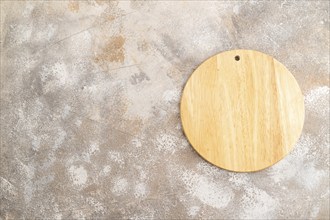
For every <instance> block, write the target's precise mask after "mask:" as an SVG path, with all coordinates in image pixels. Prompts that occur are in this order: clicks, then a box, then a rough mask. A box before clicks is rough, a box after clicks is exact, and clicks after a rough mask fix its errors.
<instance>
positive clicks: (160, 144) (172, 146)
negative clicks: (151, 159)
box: [156, 133, 182, 154]
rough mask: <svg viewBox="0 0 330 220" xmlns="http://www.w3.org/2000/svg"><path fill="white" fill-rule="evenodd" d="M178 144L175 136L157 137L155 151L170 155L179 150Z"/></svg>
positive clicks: (161, 135)
mask: <svg viewBox="0 0 330 220" xmlns="http://www.w3.org/2000/svg"><path fill="white" fill-rule="evenodd" d="M178 142H179V139H178V138H177V137H176V136H174V135H171V134H164V133H163V134H160V135H158V137H157V139H156V144H157V149H158V150H159V151H164V152H167V153H171V154H173V153H174V152H175V151H177V150H178V149H180V145H178ZM181 147H182V146H181Z"/></svg>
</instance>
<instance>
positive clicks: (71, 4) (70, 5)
mask: <svg viewBox="0 0 330 220" xmlns="http://www.w3.org/2000/svg"><path fill="white" fill-rule="evenodd" d="M68 8H69V10H70V11H72V12H78V11H79V2H76V1H70V2H69V3H68Z"/></svg>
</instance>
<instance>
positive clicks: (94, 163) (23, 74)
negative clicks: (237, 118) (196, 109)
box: [0, 1, 330, 219]
mask: <svg viewBox="0 0 330 220" xmlns="http://www.w3.org/2000/svg"><path fill="white" fill-rule="evenodd" d="M235 48H246V49H255V50H259V51H262V52H265V53H268V54H270V55H272V56H274V57H276V58H277V59H278V60H279V61H280V62H282V63H283V64H284V65H286V66H287V68H288V69H289V70H290V71H291V72H292V74H293V75H294V76H295V77H296V79H297V81H298V83H299V85H300V86H301V89H302V92H303V94H304V96H305V104H306V121H305V125H304V130H303V133H302V136H301V138H300V140H299V142H298V143H297V145H296V146H295V149H294V151H293V152H292V153H291V154H290V155H289V156H287V157H286V158H285V159H284V160H282V161H280V162H279V163H278V164H276V165H275V166H273V167H271V168H268V169H266V170H263V171H261V172H256V173H250V174H246V173H233V172H227V171H224V170H221V169H218V168H216V167H214V166H212V165H210V164H208V163H206V162H204V161H203V159H202V158H200V157H199V156H198V155H197V153H196V152H195V151H194V150H193V149H192V148H191V147H190V145H189V144H188V143H187V141H186V138H185V137H184V136H183V133H182V129H181V125H180V118H179V99H180V95H181V91H182V88H183V86H184V84H185V82H186V80H187V78H188V77H189V75H190V74H191V73H192V71H193V70H194V69H195V68H196V67H197V66H198V65H199V64H200V63H201V62H202V61H204V60H205V59H207V58H208V57H210V56H212V55H214V54H215V53H218V52H221V51H224V50H229V49H235ZM329 124H330V122H329V2H328V1H299V2H298V1H218V2H216V1H208V2H202V1H200V2H198V1H189V2H178V1H176V2H174V1H172V2H170V1H168V2H164V1H163V2H154V1H149V2H142V1H138V2H129V1H119V2H108V1H84V2H83V1H79V2H72V1H70V2H69V1H47V2H41V1H16V2H15V1H1V173H0V174H1V175H0V176H1V177H0V178H1V209H0V211H1V219H18V218H26V219H32V218H40V219H82V218H93V219H96V218H104V219H106V218H110V217H111V218H118V219H120V218H132V219H135V218H140V219H147V218H163V219H164V218H165V219H170V218H185V219H187V218H203V219H212V218H214V219H246V218H248V219H265V218H269V219H275V218H276V219H284V218H288V219H307V218H312V219H327V218H329V128H330V126H329Z"/></svg>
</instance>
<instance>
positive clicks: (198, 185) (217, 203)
mask: <svg viewBox="0 0 330 220" xmlns="http://www.w3.org/2000/svg"><path fill="white" fill-rule="evenodd" d="M181 178H182V180H183V182H184V183H185V186H186V190H187V191H188V194H189V195H191V196H194V197H197V198H198V199H199V200H200V201H201V202H203V203H205V204H206V205H209V206H211V207H213V208H217V209H221V208H224V207H226V206H227V205H228V203H229V202H230V201H231V200H232V198H233V197H234V194H233V192H232V190H231V189H230V188H229V187H226V186H221V184H218V183H215V182H214V181H212V180H210V179H208V178H206V177H205V176H203V175H200V174H197V173H193V172H191V171H186V172H183V174H182V177H181Z"/></svg>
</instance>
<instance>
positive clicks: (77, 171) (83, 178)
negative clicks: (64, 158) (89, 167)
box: [69, 165, 87, 186]
mask: <svg viewBox="0 0 330 220" xmlns="http://www.w3.org/2000/svg"><path fill="white" fill-rule="evenodd" d="M69 173H70V176H71V180H72V181H73V184H74V185H77V186H83V185H85V184H86V182H87V171H86V170H85V168H84V167H83V166H74V165H73V166H71V167H70V168H69Z"/></svg>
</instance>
